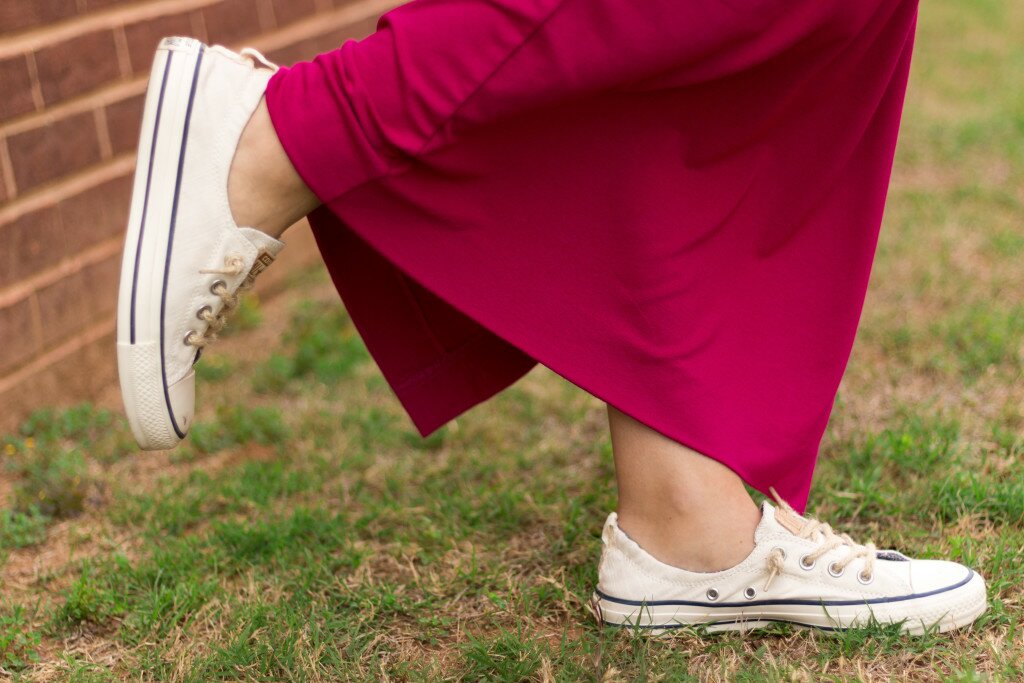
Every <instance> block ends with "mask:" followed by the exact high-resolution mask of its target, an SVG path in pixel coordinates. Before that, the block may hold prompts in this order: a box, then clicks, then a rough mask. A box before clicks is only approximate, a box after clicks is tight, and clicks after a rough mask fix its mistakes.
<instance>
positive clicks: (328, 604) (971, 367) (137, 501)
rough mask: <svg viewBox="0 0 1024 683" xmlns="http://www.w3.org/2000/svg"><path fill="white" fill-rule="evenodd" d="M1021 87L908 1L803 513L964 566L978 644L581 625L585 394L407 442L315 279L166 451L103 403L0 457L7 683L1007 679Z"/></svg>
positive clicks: (1016, 605) (1016, 631)
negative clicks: (177, 444)
mask: <svg viewBox="0 0 1024 683" xmlns="http://www.w3.org/2000/svg"><path fill="white" fill-rule="evenodd" d="M1022 74H1024V4H1022V3H1020V2H1018V1H1016V0H972V1H971V2H966V0H928V2H927V3H924V4H923V6H922V13H921V18H920V24H919V33H918V37H917V47H916V53H915V56H914V64H913V74H912V78H911V85H910V90H909V93H908V99H907V105H906V110H905V114H904V124H903V129H902V132H901V138H900V144H899V149H898V152H897V159H896V168H895V171H894V176H893V182H892V189H891V192H890V200H889V204H888V207H887V210H886V216H885V225H884V227H883V232H882V240H881V243H880V245H879V251H878V258H877V261H876V265H875V270H874V272H873V275H872V283H871V290H870V293H869V298H868V302H867V307H866V309H865V313H864V318H863V321H862V325H861V329H860V333H859V336H858V340H857V344H856V346H855V349H854V353H853V358H852V361H851V364H850V368H849V371H848V373H847V375H846V377H845V378H844V380H843V384H842V387H841V389H840V394H839V397H838V400H837V403H836V408H835V412H834V415H833V419H832V421H831V423H830V425H829V429H828V432H827V434H826V437H825V440H824V443H823V448H822V456H821V461H820V463H819V466H818V471H817V474H816V480H815V485H814V489H813V492H812V495H811V502H810V507H809V512H810V513H811V514H813V515H815V516H818V517H821V518H823V519H825V520H827V521H830V522H832V523H833V525H834V526H837V527H839V528H840V529H842V530H846V531H849V532H851V534H853V535H854V536H855V537H857V538H861V539H863V540H867V539H869V538H870V539H873V540H874V541H875V542H876V543H877V544H878V545H880V546H883V547H896V548H900V549H903V550H904V551H906V552H907V553H909V554H913V555H917V556H923V557H938V558H952V559H955V560H958V561H962V562H965V563H967V564H969V565H972V566H974V567H976V568H978V569H980V571H981V572H982V573H983V574H984V575H985V576H986V578H987V580H988V583H989V599H990V609H989V611H988V612H987V613H986V614H985V615H984V616H983V617H982V618H981V619H980V620H979V621H978V622H977V624H976V625H975V627H974V628H972V629H970V630H967V631H963V632H958V633H956V634H953V635H947V636H938V635H926V636H923V637H919V638H906V637H902V636H899V635H898V634H896V633H894V632H893V629H892V628H873V629H868V630H862V631H855V632H850V633H848V634H844V635H838V636H837V635H825V634H820V633H817V632H814V631H806V630H798V629H793V628H789V627H782V626H779V627H776V628H774V629H773V630H771V631H768V632H763V633H759V634H757V635H747V636H742V635H725V636H714V637H705V636H701V635H699V634H697V633H693V632H680V633H674V634H671V635H670V636H667V637H658V638H644V637H637V636H634V635H631V634H630V633H627V632H622V631H616V630H613V629H602V628H601V627H600V626H599V625H598V624H597V623H596V621H595V620H594V617H593V614H592V613H591V611H590V608H589V606H588V602H589V596H590V593H591V590H592V588H593V585H594V581H595V579H596V560H597V556H598V553H599V545H600V540H599V533H600V528H601V524H602V522H603V520H604V517H605V515H606V514H607V512H608V511H609V510H611V509H613V508H614V505H615V492H614V488H613V478H612V462H611V448H610V444H609V440H608V434H607V426H606V418H605V410H604V406H603V404H602V403H601V402H599V401H598V400H596V399H594V398H593V397H591V396H589V395H587V394H586V393H584V392H583V391H581V390H580V389H578V388H576V387H575V386H573V385H571V384H569V383H568V382H566V381H565V380H563V379H561V378H560V377H558V376H557V375H555V374H554V373H552V372H551V371H549V370H547V369H546V368H543V367H538V368H537V369H535V370H534V371H532V372H531V373H530V374H529V375H528V376H527V377H525V378H524V379H523V380H522V381H520V382H519V383H517V384H516V385H515V386H513V387H511V388H510V389H508V390H507V391H505V392H503V393H502V394H500V395H499V396H497V397H495V398H494V399H493V400H491V401H489V402H487V403H485V404H483V405H481V406H479V407H478V408H476V409H474V410H472V411H471V412H469V413H467V414H465V415H464V416H462V417H460V418H459V419H458V420H456V421H453V422H451V423H450V424H448V425H447V426H445V427H444V428H442V429H441V430H440V431H439V432H437V433H435V434H434V435H432V436H431V437H430V438H428V439H425V440H424V439H421V438H420V437H419V436H418V434H417V433H416V432H415V430H414V429H413V427H412V425H411V423H410V422H409V421H408V418H407V417H406V416H405V415H404V413H403V412H402V411H401V408H400V407H399V405H398V403H397V401H396V400H395V399H394V397H393V395H392V394H391V392H390V390H389V389H388V387H387V385H386V383H385V382H384V380H383V379H382V377H381V376H380V373H379V371H378V370H377V368H376V366H375V365H374V363H373V361H372V359H370V357H369V356H368V355H367V352H366V350H365V348H364V347H363V345H362V342H361V341H360V339H359V336H358V334H357V333H356V332H355V330H354V328H353V327H352V324H351V322H350V320H349V319H348V317H347V315H346V313H345V311H344V309H343V308H342V307H341V305H340V303H339V302H338V301H337V297H336V296H335V295H334V293H333V289H332V288H331V285H330V283H329V282H328V281H327V279H326V276H325V275H324V274H323V272H322V271H314V272H310V273H303V274H297V275H296V276H295V277H294V278H293V281H292V282H291V284H290V286H289V288H288V289H287V290H286V292H285V294H283V295H282V296H279V297H277V298H275V299H274V300H272V301H270V302H268V303H265V304H264V305H262V306H261V305H259V303H258V302H256V300H255V299H249V300H248V303H247V304H246V306H245V307H244V309H243V311H242V314H241V315H240V316H238V317H237V319H236V320H235V321H234V323H235V324H234V327H233V329H234V331H233V333H232V334H231V335H230V336H228V337H227V338H225V339H224V340H223V342H222V343H221V344H219V345H218V346H216V347H214V349H213V350H211V352H210V353H209V354H208V355H207V356H206V357H205V358H204V360H203V362H202V363H201V365H200V368H201V373H200V379H201V382H200V385H201V386H200V396H199V400H200V404H201V412H200V415H199V420H198V424H196V426H195V427H194V428H193V430H192V435H191V438H190V441H189V442H188V443H187V445H185V446H184V447H182V448H179V449H178V450H175V451H173V452H169V453H159V454H144V453H139V452H137V451H136V450H135V448H134V444H133V441H132V439H131V436H130V435H129V434H128V433H127V431H126V429H125V426H124V423H123V419H122V418H121V416H120V412H119V409H118V407H117V401H118V397H117V395H116V393H114V392H111V395H110V396H108V397H106V398H104V399H103V400H100V401H98V402H97V403H96V404H91V405H82V406H77V407H74V408H71V409H64V410H52V411H42V412H40V413H37V414H35V415H33V416H32V417H31V418H30V419H29V420H27V421H26V422H25V424H24V425H22V427H21V428H20V429H19V430H18V431H17V432H16V433H14V434H11V435H8V436H7V437H0V454H2V457H3V461H2V462H3V468H0V563H2V566H0V571H2V572H3V574H2V583H0V678H2V677H10V678H12V679H14V680H28V681H33V680H59V681H65V680H66V681H83V682H84V681H121V680H154V681H210V680H267V681H290V680H303V681H306V680H308V681H318V680H368V681H369V680H372V681H377V680H430V681H433V680H504V681H518V680H541V681H549V680H602V681H618V680H661V681H676V680H741V681H742V680H749V681H763V680H797V681H812V680H903V679H911V680H953V681H974V680H1007V681H1019V680H1022V679H1024V605H1022V600H1024V554H1022V548H1024V466H1022V461H1024V382H1022V381H1021V379H1022V369H1024V87H1022V80H1021V79H1022Z"/></svg>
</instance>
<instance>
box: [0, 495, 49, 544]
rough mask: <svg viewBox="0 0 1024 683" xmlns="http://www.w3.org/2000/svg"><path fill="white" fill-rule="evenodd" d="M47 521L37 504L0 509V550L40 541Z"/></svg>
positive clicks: (47, 518)
mask: <svg viewBox="0 0 1024 683" xmlns="http://www.w3.org/2000/svg"><path fill="white" fill-rule="evenodd" d="M49 521H50V518H49V517H47V516H46V515H44V514H43V513H42V512H40V511H39V507H38V506H37V505H29V506H28V508H27V509H26V510H0V551H3V550H11V549H14V548H25V547H27V546H30V545H35V544H37V543H41V542H42V541H43V539H45V538H46V524H47V523H48V522H49Z"/></svg>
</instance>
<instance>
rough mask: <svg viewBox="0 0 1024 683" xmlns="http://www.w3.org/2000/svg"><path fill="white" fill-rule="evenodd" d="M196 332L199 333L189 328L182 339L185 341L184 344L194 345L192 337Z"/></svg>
mask: <svg viewBox="0 0 1024 683" xmlns="http://www.w3.org/2000/svg"><path fill="white" fill-rule="evenodd" d="M198 334H199V333H198V332H196V331H195V330H189V331H188V332H186V333H185V338H184V339H183V340H182V341H183V342H184V343H185V346H194V344H192V337H194V336H196V335H198Z"/></svg>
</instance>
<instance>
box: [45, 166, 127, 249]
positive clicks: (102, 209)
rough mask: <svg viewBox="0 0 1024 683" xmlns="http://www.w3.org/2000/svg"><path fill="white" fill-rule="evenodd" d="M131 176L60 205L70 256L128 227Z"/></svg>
mask: <svg viewBox="0 0 1024 683" xmlns="http://www.w3.org/2000/svg"><path fill="white" fill-rule="evenodd" d="M131 182H132V181H131V177H130V176H125V177H123V178H115V179H114V180H110V181H108V182H105V183H103V184H102V185H97V186H96V187H94V188H92V189H89V190H86V191H85V192H82V193H81V194H78V195H75V196H74V197H71V198H69V199H66V200H64V201H63V202H61V203H60V214H61V223H62V224H63V226H64V239H65V241H66V245H67V251H68V253H69V254H77V253H79V252H82V251H85V250H86V249H88V248H89V247H91V246H93V245H95V244H98V243H100V242H103V241H105V240H108V239H110V238H112V237H113V236H114V235H118V234H120V233H122V232H124V230H125V226H127V225H128V204H129V201H130V199H131Z"/></svg>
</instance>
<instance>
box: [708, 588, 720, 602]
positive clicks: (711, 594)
mask: <svg viewBox="0 0 1024 683" xmlns="http://www.w3.org/2000/svg"><path fill="white" fill-rule="evenodd" d="M707 596H708V600H717V599H718V591H716V590H715V589H714V588H709V589H708V592H707Z"/></svg>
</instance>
